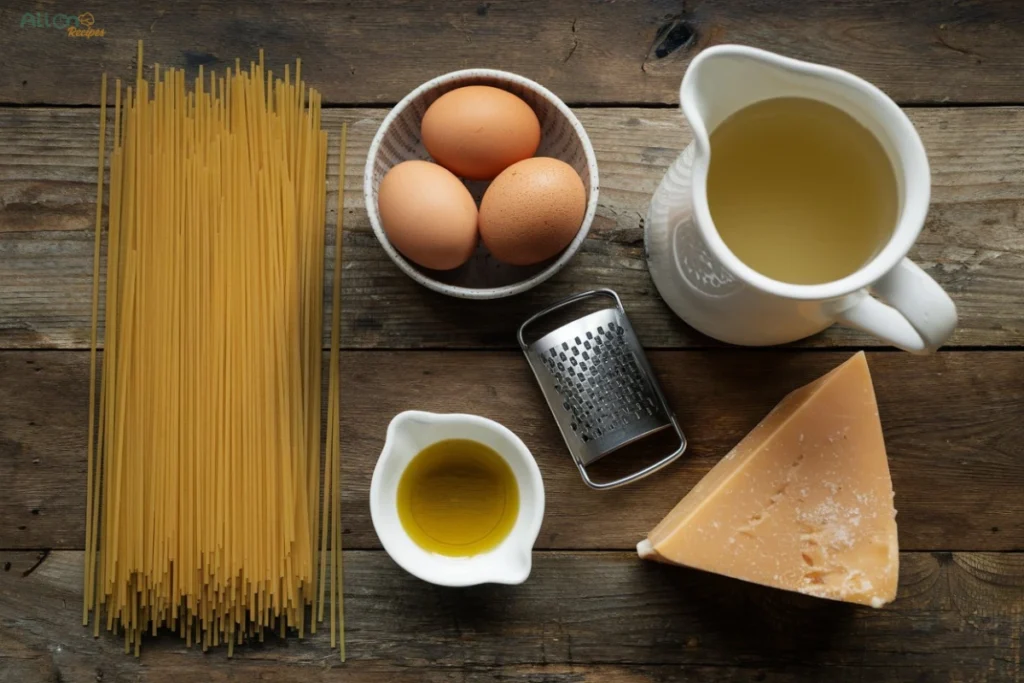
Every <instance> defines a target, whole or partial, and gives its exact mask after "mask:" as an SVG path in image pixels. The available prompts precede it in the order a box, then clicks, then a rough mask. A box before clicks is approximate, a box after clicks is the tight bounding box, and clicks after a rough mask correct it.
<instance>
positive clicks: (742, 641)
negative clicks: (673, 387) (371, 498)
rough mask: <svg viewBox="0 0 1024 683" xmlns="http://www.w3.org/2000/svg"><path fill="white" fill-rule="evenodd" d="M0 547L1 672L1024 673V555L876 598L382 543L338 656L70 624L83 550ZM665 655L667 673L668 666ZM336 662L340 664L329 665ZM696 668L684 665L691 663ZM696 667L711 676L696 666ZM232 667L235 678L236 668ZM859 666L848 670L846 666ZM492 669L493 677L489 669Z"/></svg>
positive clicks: (306, 648)
mask: <svg viewBox="0 0 1024 683" xmlns="http://www.w3.org/2000/svg"><path fill="white" fill-rule="evenodd" d="M37 559H38V558H37V554H36V553H11V552H3V553H0V563H4V566H7V565H6V563H8V562H9V563H10V569H9V570H8V571H0V614H2V615H3V619H2V620H0V663H2V664H3V666H0V681H5V683H6V681H11V682H12V683H13V682H14V681H18V682H19V683H20V682H21V681H34V680H61V681H69V682H71V681H74V682H77V681H95V680H97V679H99V678H102V680H104V681H109V680H116V681H121V680H133V681H170V680H174V681H192V680H195V681H199V680H203V681H209V680H214V681H220V680H241V679H242V678H244V679H245V680H253V679H261V680H274V681H280V680H296V681H297V680H300V677H301V680H308V678H307V676H308V677H311V678H314V679H326V678H327V676H328V675H329V674H331V673H333V676H332V678H331V680H336V678H337V676H338V675H339V674H341V675H342V676H345V680H355V681H384V680H390V681H398V682H404V681H442V680H444V681H447V680H460V681H461V680H469V681H484V680H495V678H494V677H495V676H496V675H499V674H498V671H499V670H500V671H501V672H502V674H504V672H506V671H508V674H507V678H509V679H511V680H516V681H520V680H521V681H551V680H554V681H560V680H566V681H569V680H571V681H580V680H584V681H613V680H614V681H623V680H624V681H633V682H637V683H639V682H641V681H682V680H698V679H699V680H711V681H726V680H761V681H768V680H772V681H787V682H788V681H824V680H827V681H833V680H837V681H851V680H861V679H862V677H868V678H870V680H878V681H885V682H891V683H896V682H901V683H902V682H904V681H908V680H915V681H918V680H919V681H940V680H941V681H949V680H956V681H1020V680H1021V667H1020V647H1021V645H1020V638H1019V636H1020V629H1021V627H1022V625H1024V619H1022V610H1024V555H1019V554H984V553H982V554H976V553H953V554H949V553H939V554H934V555H933V554H927V553H902V554H901V557H900V560H901V568H900V588H899V596H898V598H897V600H896V601H895V602H894V603H893V604H892V605H890V606H888V607H886V608H884V609H881V610H871V609H867V608H857V607H853V606H851V605H844V604H840V603H833V602H828V601H823V600H816V599H815V598H808V597H806V596H800V595H796V594H791V593H784V592H781V591H775V590H772V589H767V588H762V587H760V586H753V585H750V584H744V583H741V582H738V581H733V580H731V579H726V578H724V577H719V576H714V575H711V574H705V573H702V572H697V571H692V570H687V569H682V568H677V567H668V566H661V565H655V564H653V563H645V562H642V561H640V560H639V559H638V558H637V557H636V556H635V554H633V553H603V552H598V553H575V554H573V553H553V552H544V553H537V554H536V556H535V562H534V571H533V574H532V575H531V577H530V579H529V580H528V581H527V583H526V584H524V585H522V586H519V587H514V588H512V587H497V586H482V587H477V588H472V589H467V590H459V591H453V590H450V589H443V588H437V587H433V586H429V585H427V584H424V583H422V582H420V581H418V580H417V579H414V578H413V577H411V576H409V575H407V574H405V573H404V572H403V571H402V570H401V569H399V568H398V567H397V566H396V565H395V564H393V563H392V562H391V560H390V559H389V558H388V557H387V556H386V555H385V554H384V553H382V552H358V551H350V552H346V553H345V585H346V596H345V601H346V602H345V606H346V616H347V632H348V654H349V663H348V664H347V665H341V664H340V662H338V660H337V654H336V653H331V652H330V651H329V650H328V648H327V644H328V643H327V641H328V638H327V637H326V635H325V634H324V632H323V631H322V630H321V631H320V633H319V634H317V635H316V636H314V637H312V638H308V639H306V640H304V641H297V640H289V641H288V642H287V643H284V642H281V641H279V640H276V639H271V640H268V642H266V643H265V644H264V645H262V646H259V647H256V646H243V647H240V648H236V650H235V658H234V660H228V659H227V658H226V656H225V653H224V652H222V651H215V652H212V653H210V654H208V655H206V656H203V655H202V654H200V653H199V652H198V651H188V650H186V648H185V647H184V646H183V645H181V644H180V641H178V640H177V639H176V638H175V637H173V636H169V635H161V636H158V637H157V638H148V639H147V640H146V642H144V644H143V650H142V658H141V659H140V660H135V659H134V658H132V657H130V656H126V655H125V654H124V653H123V644H122V643H123V641H121V640H119V639H118V638H116V637H113V636H110V635H108V634H103V635H102V636H101V637H100V638H99V639H98V640H94V639H93V638H92V634H91V630H88V629H85V628H83V627H82V626H81V621H80V620H81V603H80V601H81V561H82V554H81V553H80V552H59V553H53V554H51V555H50V556H49V557H48V558H47V559H46V560H45V561H44V562H43V563H42V564H41V565H40V566H39V567H38V568H36V569H35V570H34V571H33V572H32V573H31V574H29V576H27V577H24V576H23V575H22V574H23V572H24V571H25V570H27V569H28V567H30V566H31V565H33V564H35V562H36V561H37ZM667 666H672V667H673V669H667V668H663V667H667ZM339 667H341V669H340V671H339ZM691 667H693V668H692V669H691ZM698 673H699V674H705V673H706V674H707V678H705V677H704V676H703V675H700V676H698ZM235 676H237V677H238V678H233V677H235ZM858 676H859V677H861V678H858ZM501 678H502V679H503V680H504V678H505V676H504V675H501Z"/></svg>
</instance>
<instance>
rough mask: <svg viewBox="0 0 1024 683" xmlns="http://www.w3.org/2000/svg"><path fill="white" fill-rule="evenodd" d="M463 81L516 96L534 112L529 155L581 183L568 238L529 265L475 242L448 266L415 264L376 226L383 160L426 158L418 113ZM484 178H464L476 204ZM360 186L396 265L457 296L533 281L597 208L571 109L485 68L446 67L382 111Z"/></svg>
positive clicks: (590, 167)
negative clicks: (560, 165) (583, 201)
mask: <svg viewBox="0 0 1024 683" xmlns="http://www.w3.org/2000/svg"><path fill="white" fill-rule="evenodd" d="M466 85H490V86H494V87H497V88H501V89H502V90H507V91H509V92H511V93H512V94H514V95H516V96H518V97H520V98H522V99H523V100H525V101H526V103H527V104H529V105H530V106H531V107H532V108H533V111H534V112H535V113H536V114H537V118H538V119H540V126H541V140H540V147H539V148H538V149H537V154H536V156H543V157H554V158H556V159H560V160H562V161H564V162H566V163H567V164H569V165H570V166H572V167H573V168H574V169H575V170H576V172H577V173H579V175H580V178H582V179H583V187H584V188H586V191H587V211H586V214H585V215H584V217H583V224H582V225H581V226H580V230H579V232H578V233H576V237H575V238H574V239H573V241H572V242H571V243H570V244H569V246H568V247H566V248H565V249H564V250H563V251H562V252H561V253H560V254H558V255H557V256H555V257H553V258H551V259H549V260H547V261H544V262H542V263H538V264H536V265H532V266H512V265H509V264H506V263H502V262H500V261H498V260H496V259H495V258H493V257H492V256H491V255H490V253H489V252H488V251H487V248H486V247H484V246H483V244H480V245H479V246H478V247H477V250H476V252H475V253H474V254H473V256H472V257H471V258H470V259H469V261H468V262H467V263H466V264H465V265H463V266H461V267H459V268H456V269H454V270H450V271H438V270H429V269H427V268H422V267H420V266H418V265H416V264H415V263H413V262H412V261H410V260H408V259H407V258H405V257H404V256H402V255H401V254H400V253H399V252H398V250H397V249H395V247H394V246H393V245H392V244H391V242H390V241H388V238H387V235H386V234H384V229H383V228H382V227H381V222H380V213H379V211H378V208H377V189H378V188H379V187H380V181H381V179H382V178H383V177H384V174H385V173H387V172H388V171H389V170H390V169H391V167H393V166H396V165H397V164H400V163H402V162H403V161H409V160H412V159H424V160H428V159H430V155H429V154H428V153H427V150H426V148H425V147H424V146H423V142H422V141H421V140H420V121H421V120H422V119H423V114H424V113H425V112H426V111H427V107H429V106H430V105H431V104H432V103H433V102H434V100H436V99H437V98H438V97H440V96H441V95H443V94H445V93H446V92H448V91H450V90H454V89H456V88H461V87H463V86H466ZM487 185H488V183H487V181H476V182H474V181H467V182H466V187H468V188H469V191H470V193H471V194H472V195H473V198H474V199H475V200H476V202H477V205H478V206H479V203H480V199H481V198H482V197H483V193H484V190H486V189H487ZM363 194H364V198H365V200H366V211H367V213H368V214H369V215H370V225H371V226H372V227H373V233H374V234H375V235H376V236H377V240H378V241H379V242H380V244H381V246H382V247H384V251H386V252H387V254H388V256H389V257H391V260H392V261H394V262H395V264H397V265H398V267H399V268H401V269H402V271H403V272H404V273H405V274H406V275H408V276H409V277H411V278H412V279H413V280H415V281H416V282H418V283H420V284H421V285H423V286H424V287H428V288H430V289H432V290H434V291H436V292H441V293H442V294H447V295H449V296H454V297H459V298H463V299H498V298H501V297H506V296H511V295H513V294H519V293H520V292H525V291H526V290H528V289H530V288H532V287H536V286H537V285H539V284H540V283H542V282H544V281H545V280H547V279H548V278H550V277H551V276H552V275H554V274H555V273H557V272H558V271H559V270H561V269H562V268H563V267H565V264H566V263H568V262H569V259H571V258H572V257H573V254H575V253H576V251H577V250H578V249H579V248H580V245H581V244H583V240H585V239H586V238H587V233H588V232H589V231H590V224H591V222H592V221H593V220H594V213H595V212H596V211H597V195H598V176H597V157H596V156H595V155H594V148H593V146H592V145H591V144H590V138H588V137H587V133H586V131H584V130H583V126H582V125H581V124H580V122H579V120H578V119H577V118H576V116H575V114H573V113H572V111H571V110H570V109H569V107H567V106H566V104H565V103H564V102H562V100H560V99H558V98H557V97H556V96H555V95H554V94H553V93H552V92H551V91H550V90H548V89H547V88H545V87H544V86H542V85H540V84H538V83H535V82H534V81H531V80H530V79H528V78H523V77H522V76H517V75H516V74H513V73H508V72H506V71H496V70H493V69H467V70H464V71H454V72H452V73H449V74H445V75H444V76H438V77H437V78H435V79H433V80H430V81H427V82H426V83H424V84H423V85H421V86H420V87H418V88H416V89H415V90H413V91H412V92H411V93H409V94H408V95H406V96H405V98H404V99H403V100H402V101H401V102H399V103H398V104H397V105H396V106H395V108H394V109H392V110H391V112H390V113H389V114H388V115H387V117H386V118H385V119H384V122H383V123H381V125H380V129H378V130H377V134H376V135H375V136H374V138H373V142H372V143H371V144H370V151H369V154H368V155H367V158H366V169H365V171H364V173H363Z"/></svg>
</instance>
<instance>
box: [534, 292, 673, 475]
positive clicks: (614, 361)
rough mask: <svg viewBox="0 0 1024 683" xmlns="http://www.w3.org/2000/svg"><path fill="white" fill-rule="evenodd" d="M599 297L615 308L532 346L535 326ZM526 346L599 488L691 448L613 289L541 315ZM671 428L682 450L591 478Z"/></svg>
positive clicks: (573, 449)
mask: <svg viewBox="0 0 1024 683" xmlns="http://www.w3.org/2000/svg"><path fill="white" fill-rule="evenodd" d="M594 298H606V299H609V300H610V301H611V302H612V303H613V304H614V306H613V307H610V308H602V309H601V310H598V311H595V312H593V313H590V314H588V315H585V316H583V317H581V318H577V319H576V320H573V321H572V322H569V323H567V324H565V325H562V326H561V327H559V328H558V329H556V330H554V331H552V332H549V333H547V334H545V335H544V336H542V337H540V338H539V339H537V340H536V341H534V342H531V343H528V342H527V341H526V334H527V331H528V328H530V327H531V326H532V325H534V324H535V323H538V322H540V321H542V320H543V319H544V318H546V317H547V316H549V315H550V314H552V313H554V312H555V311H558V310H561V309H564V308H567V307H569V306H572V305H574V304H580V303H581V302H583V301H585V300H588V299H594ZM519 345H520V347H522V349H523V353H525V354H526V360H527V361H528V362H529V363H530V367H531V368H532V369H533V374H534V376H536V378H537V382H538V383H539V384H540V388H541V391H542V392H543V393H544V398H545V399H546V400H547V403H548V407H549V408H550V409H551V414H552V415H554V417H555V421H556V422H557V423H558V428H559V430H561V432H562V437H563V438H564V439H565V444H566V446H568V447H569V452H570V453H571V454H572V458H573V460H574V461H575V463H576V467H577V468H578V469H579V471H580V475H582V477H583V481H585V482H586V483H587V485H588V486H590V487H591V488H594V489H610V488H615V487H616V486H622V485H623V484H629V483H631V482H634V481H637V480H639V479H642V478H643V477H646V476H647V475H649V474H651V473H653V472H656V471H658V470H659V469H661V468H662V467H664V466H665V465H668V464H669V463H671V462H672V461H673V460H675V459H676V458H678V457H679V456H681V455H682V454H683V451H685V450H686V437H685V436H683V432H682V429H680V427H679V423H678V422H677V420H676V417H675V415H674V414H673V413H672V410H671V409H670V408H669V406H668V404H667V403H666V401H665V396H664V395H663V394H662V393H661V388H660V387H659V386H658V382H657V380H656V379H655V378H654V374H653V373H652V372H651V366H650V365H649V364H648V363H647V357H646V355H645V354H644V350H643V347H641V346H640V342H639V341H638V340H637V338H636V334H635V333H634V332H633V327H632V326H631V325H630V324H629V319H628V318H626V312H625V310H623V308H622V302H621V301H620V300H619V297H618V295H617V294H616V293H615V292H613V291H612V290H610V289H601V290H595V291H592V292H585V293H583V294H577V295H575V296H572V297H570V298H568V299H566V300H564V301H561V302H559V303H557V304H555V305H554V306H551V307H550V308H548V309H546V310H544V311H541V312H540V313H538V314H537V315H535V316H533V317H532V318H530V319H529V320H527V321H526V322H525V323H523V324H522V326H521V327H520V328H519ZM669 427H671V428H672V429H674V430H675V432H676V434H677V435H678V437H679V447H678V448H676V450H675V451H673V452H672V453H670V454H668V455H667V456H665V457H664V458H662V459H661V460H659V461H657V462H655V463H654V464H652V465H649V466H647V467H645V468H643V469H641V470H639V471H637V472H634V473H632V474H629V475H626V476H624V477H621V478H619V479H615V480H613V481H603V482H597V481H594V480H592V479H591V478H590V475H589V474H588V473H587V467H588V466H589V465H591V464H593V463H594V462H596V461H598V460H600V459H601V458H603V457H604V456H606V455H608V454H609V453H612V452H613V451H616V450H618V449H619V448H622V447H623V446H625V445H627V444H630V443H633V442H634V441H637V440H639V439H642V438H644V437H647V436H650V435H651V434H654V433H655V432H660V431H661V430H663V429H667V428H669Z"/></svg>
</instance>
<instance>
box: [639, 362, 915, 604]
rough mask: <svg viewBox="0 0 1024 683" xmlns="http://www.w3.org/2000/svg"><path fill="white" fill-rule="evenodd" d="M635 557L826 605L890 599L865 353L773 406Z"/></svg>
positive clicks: (885, 518)
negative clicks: (819, 599)
mask: <svg viewBox="0 0 1024 683" xmlns="http://www.w3.org/2000/svg"><path fill="white" fill-rule="evenodd" d="M637 550H638V551H639V553H640V556H641V557H644V558H649V559H654V560H660V561H663V562H671V563H675V564H681V565H686V566H688V567H695V568H697V569H703V570H705V571H710V572H716V573H718V574H724V575H726V576H731V577H734V578H737V579H743V580H744V581H752V582H754V583H760V584H764V585H766V586H774V587H776V588H783V589H786V590H792V591H798V592H800V593H806V594H807V595H815V596H818V597H823V598H831V599H833V600H845V601H848V602H855V603H860V604H864V605H871V606H872V607H881V606H882V605H884V604H885V603H887V602H890V601H891V600H892V599H893V598H895V597H896V583H897V578H898V573H899V552H898V551H899V547H898V544H897V540H896V510H895V509H894V507H893V491H892V480H891V479H890V478H889V464H888V461H887V459H886V455H885V443H884V442H883V440H882V426H881V423H880V422H879V420H878V406H877V404H876V403H875V392H874V388H873V387H872V385H871V374H870V373H869V372H868V363H867V358H866V357H865V356H864V353H863V352H861V353H858V354H857V355H855V356H854V357H853V358H851V359H850V360H848V361H847V362H846V363H844V364H843V365H841V366H839V367H838V368H836V369H835V370H833V371H832V372H830V373H828V374H827V375H825V376H824V377H822V378H821V379H819V380H817V381H815V382H812V383H811V384H808V385H807V386H805V387H802V388H800V389H797V390H796V391H794V392H793V393H791V394H790V395H789V396H787V397H786V398H784V399H783V400H782V402H781V403H779V405H777V406H776V407H775V409H774V410H772V412H771V413H769V414H768V416H767V417H765V418H764V419H763V420H762V421H761V423H760V424H758V425H757V426H756V427H755V428H754V429H753V431H751V432H750V434H748V435H747V436H746V438H744V439H743V440H742V441H741V442H740V443H739V444H738V445H737V446H736V447H735V448H734V449H733V450H732V451H731V452H730V453H729V454H728V455H726V456H725V457H724V458H722V460H721V461H720V462H719V463H718V464H717V465H716V466H715V467H714V468H713V469H712V470H711V471H710V472H708V474H707V476H705V477H704V479H702V480H701V481H700V483H698V484H697V485H696V486H695V487H694V488H693V490H691V491H690V493H689V494H687V496H686V497H685V498H683V499H682V500H681V501H680V502H679V504H678V505H676V507H675V508H674V509H673V510H672V511H671V512H670V513H669V514H668V516H667V517H665V519H664V520H662V522H661V523H660V524H658V526H657V527H655V529H654V530H653V531H652V532H651V533H650V534H649V536H648V538H647V540H645V541H642V542H641V543H640V544H639V545H638V546H637Z"/></svg>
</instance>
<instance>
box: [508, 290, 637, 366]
mask: <svg viewBox="0 0 1024 683" xmlns="http://www.w3.org/2000/svg"><path fill="white" fill-rule="evenodd" d="M597 296H604V297H608V298H609V299H613V300H614V301H615V306H616V308H618V309H619V311H620V312H623V313H624V311H623V308H622V301H621V300H620V299H619V295H618V294H616V293H615V292H614V291H612V290H610V289H593V290H591V291H589V292H583V293H581V294H574V295H573V296H571V297H569V298H568V299H563V300H562V301H559V302H558V303H556V304H555V305H553V306H548V307H547V308H545V309H544V310H543V311H541V312H540V313H537V314H536V315H534V316H532V317H531V318H530V319H529V320H527V321H526V322H525V323H523V324H522V325H520V326H519V332H518V334H517V336H518V338H519V346H520V347H522V349H523V351H526V350H527V349H529V345H528V344H527V343H526V338H525V333H526V328H528V327H529V326H530V325H532V324H534V323H535V322H537V321H538V320H540V319H541V318H543V317H545V316H547V315H550V314H552V313H554V312H555V311H557V310H560V309H563V308H565V307H566V306H571V305H572V304H574V303H576V302H578V301H582V300H583V299H589V298H591V297H597Z"/></svg>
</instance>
